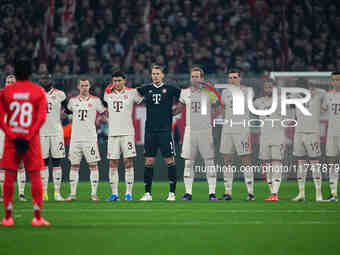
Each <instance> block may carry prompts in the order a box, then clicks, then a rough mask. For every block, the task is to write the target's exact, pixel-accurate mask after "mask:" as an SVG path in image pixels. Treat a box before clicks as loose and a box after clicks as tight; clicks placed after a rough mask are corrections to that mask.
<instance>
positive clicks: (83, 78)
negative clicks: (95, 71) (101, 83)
mask: <svg viewBox="0 0 340 255" xmlns="http://www.w3.org/2000/svg"><path fill="white" fill-rule="evenodd" d="M80 81H89V83H90V85H91V79H90V78H89V77H88V76H85V75H84V76H83V75H82V76H80V77H79V78H78V85H79V83H80Z"/></svg>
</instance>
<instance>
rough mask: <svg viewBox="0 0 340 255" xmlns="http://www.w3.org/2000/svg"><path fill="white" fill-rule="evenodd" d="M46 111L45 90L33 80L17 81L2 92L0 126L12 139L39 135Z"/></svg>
mask: <svg viewBox="0 0 340 255" xmlns="http://www.w3.org/2000/svg"><path fill="white" fill-rule="evenodd" d="M46 113H47V100H46V95H45V92H44V90H43V88H42V87H40V86H39V85H37V84H35V83H33V82H30V81H17V82H15V83H13V84H11V85H10V86H7V87H5V88H4V89H3V90H1V92H0V127H1V128H2V129H3V130H4V132H5V133H6V135H7V136H9V138H10V139H16V138H25V139H27V140H31V138H32V137H34V136H35V135H39V129H40V127H41V126H42V125H43V124H44V122H45V119H46ZM5 115H7V118H6V120H4V116H5Z"/></svg>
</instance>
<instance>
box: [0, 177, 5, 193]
mask: <svg viewBox="0 0 340 255" xmlns="http://www.w3.org/2000/svg"><path fill="white" fill-rule="evenodd" d="M4 181H5V171H4V170H0V188H1V192H2V193H3V192H4ZM2 193H0V194H2ZM0 197H2V195H0Z"/></svg>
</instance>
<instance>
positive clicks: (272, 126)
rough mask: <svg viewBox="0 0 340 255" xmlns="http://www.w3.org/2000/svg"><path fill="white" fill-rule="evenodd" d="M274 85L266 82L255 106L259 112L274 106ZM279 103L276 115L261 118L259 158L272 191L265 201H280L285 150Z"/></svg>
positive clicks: (270, 80)
mask: <svg viewBox="0 0 340 255" xmlns="http://www.w3.org/2000/svg"><path fill="white" fill-rule="evenodd" d="M273 85H274V87H276V86H275V82H274V80H272V79H267V80H265V81H264V85H263V91H264V96H263V97H260V98H258V99H256V100H255V102H254V106H255V107H256V108H257V109H258V110H269V109H271V107H272V105H273ZM279 102H280V101H279ZM279 102H278V105H277V108H276V110H275V112H274V113H272V114H270V115H266V116H260V120H262V121H263V126H262V128H261V136H260V153H259V158H260V159H261V160H262V162H263V164H262V165H263V167H264V170H265V171H266V176H267V183H268V185H269V190H270V196H269V197H268V198H267V199H266V200H265V201H279V198H278V193H279V189H280V184H281V178H282V164H281V162H282V160H283V157H284V149H285V141H284V139H285V136H284V128H283V127H282V125H281V123H280V122H279V121H281V119H282V116H281V107H280V103H279ZM268 118H269V119H271V120H276V122H273V121H266V119H268Z"/></svg>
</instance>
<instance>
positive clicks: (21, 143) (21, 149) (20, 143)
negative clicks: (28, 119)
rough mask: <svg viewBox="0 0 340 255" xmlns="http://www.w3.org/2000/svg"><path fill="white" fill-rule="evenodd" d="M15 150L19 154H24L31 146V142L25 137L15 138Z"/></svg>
mask: <svg viewBox="0 0 340 255" xmlns="http://www.w3.org/2000/svg"><path fill="white" fill-rule="evenodd" d="M13 143H14V146H15V150H16V152H17V154H18V155H19V156H21V155H22V154H24V153H25V152H26V151H27V150H28V149H29V147H30V142H29V141H27V140H26V139H24V138H16V139H14V140H13Z"/></svg>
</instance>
